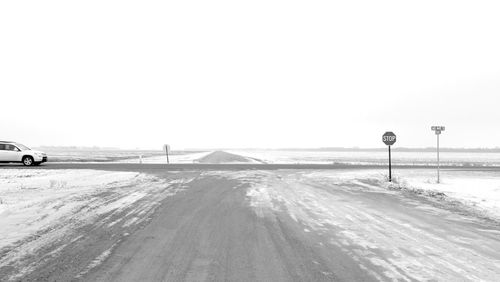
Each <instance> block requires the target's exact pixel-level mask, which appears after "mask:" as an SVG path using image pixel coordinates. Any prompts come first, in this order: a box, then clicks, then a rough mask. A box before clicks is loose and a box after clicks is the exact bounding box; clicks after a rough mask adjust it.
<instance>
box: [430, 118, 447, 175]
mask: <svg viewBox="0 0 500 282" xmlns="http://www.w3.org/2000/svg"><path fill="white" fill-rule="evenodd" d="M444 129H445V127H444V126H431V130H433V131H434V132H435V133H436V136H437V183H439V182H440V176H439V174H440V173H439V170H440V163H439V135H441V132H442V131H444Z"/></svg>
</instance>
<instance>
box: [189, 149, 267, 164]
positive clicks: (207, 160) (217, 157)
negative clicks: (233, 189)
mask: <svg viewBox="0 0 500 282" xmlns="http://www.w3.org/2000/svg"><path fill="white" fill-rule="evenodd" d="M197 162H198V163H202V164H226V163H263V162H262V161H260V160H258V159H254V158H249V157H244V156H240V155H236V154H231V153H228V152H224V151H215V152H213V153H210V154H208V155H206V156H204V157H202V158H199V159H198V160H197Z"/></svg>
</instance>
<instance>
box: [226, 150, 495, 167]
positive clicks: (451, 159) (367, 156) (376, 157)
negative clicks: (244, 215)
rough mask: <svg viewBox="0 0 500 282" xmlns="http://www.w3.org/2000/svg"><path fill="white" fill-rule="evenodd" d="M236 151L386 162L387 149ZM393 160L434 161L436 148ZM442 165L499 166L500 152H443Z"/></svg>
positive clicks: (283, 158) (291, 160)
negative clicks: (369, 150) (432, 150)
mask: <svg viewBox="0 0 500 282" xmlns="http://www.w3.org/2000/svg"><path fill="white" fill-rule="evenodd" d="M228 152H230V153H233V154H238V155H242V156H246V157H251V158H256V159H260V160H262V161H264V162H266V163H269V164H279V163H282V164H307V163H309V164H332V163H343V164H369V165H370V164H375V165H381V164H386V163H387V158H388V155H387V152H386V151H375V152H366V151H300V150H297V151H287V150H228ZM392 160H393V163H394V164H400V165H435V163H436V153H435V152H397V151H395V152H393V154H392ZM441 163H442V164H443V165H458V166H500V153H480V152H470V153H469V152H441Z"/></svg>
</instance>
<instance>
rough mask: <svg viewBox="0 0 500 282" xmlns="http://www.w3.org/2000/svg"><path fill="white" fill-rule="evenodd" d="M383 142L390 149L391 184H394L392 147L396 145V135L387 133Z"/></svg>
mask: <svg viewBox="0 0 500 282" xmlns="http://www.w3.org/2000/svg"><path fill="white" fill-rule="evenodd" d="M382 142H384V144H385V145H387V146H388V147H389V182H392V164H391V146H392V145H394V143H396V134H394V133H393V132H392V131H387V132H386V133H384V135H382Z"/></svg>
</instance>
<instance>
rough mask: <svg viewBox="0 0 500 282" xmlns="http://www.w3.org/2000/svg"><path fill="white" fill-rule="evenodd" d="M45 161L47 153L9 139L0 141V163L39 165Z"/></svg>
mask: <svg viewBox="0 0 500 282" xmlns="http://www.w3.org/2000/svg"><path fill="white" fill-rule="evenodd" d="M46 161H47V154H45V153H44V152H40V151H35V150H31V149H30V148H28V147H26V146H24V145H23V144H19V143H16V142H10V141H0V163H23V164H24V165H26V166H31V165H39V164H41V163H44V162H46Z"/></svg>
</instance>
